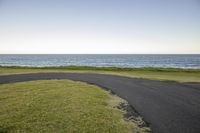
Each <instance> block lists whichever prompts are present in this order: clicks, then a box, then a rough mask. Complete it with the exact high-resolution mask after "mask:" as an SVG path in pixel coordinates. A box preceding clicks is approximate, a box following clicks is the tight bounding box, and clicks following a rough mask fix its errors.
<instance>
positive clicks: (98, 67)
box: [0, 65, 200, 72]
mask: <svg viewBox="0 0 200 133" xmlns="http://www.w3.org/2000/svg"><path fill="white" fill-rule="evenodd" d="M0 68H17V69H69V70H105V71H119V70H120V71H163V72H200V68H175V67H102V66H2V65H0Z"/></svg>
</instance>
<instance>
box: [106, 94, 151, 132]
mask: <svg viewBox="0 0 200 133" xmlns="http://www.w3.org/2000/svg"><path fill="white" fill-rule="evenodd" d="M110 93H111V95H112V99H111V101H110V104H111V106H112V107H113V108H116V109H118V110H120V111H122V112H123V115H124V117H123V118H124V120H125V121H126V122H129V123H130V124H131V125H132V132H133V133H152V130H151V129H150V124H149V123H147V122H145V121H144V119H143V118H142V117H141V116H140V114H139V113H138V112H137V111H136V110H135V109H134V108H133V107H132V106H131V105H130V104H129V103H128V102H127V101H126V100H124V99H122V98H120V97H118V96H117V95H113V93H112V92H110Z"/></svg>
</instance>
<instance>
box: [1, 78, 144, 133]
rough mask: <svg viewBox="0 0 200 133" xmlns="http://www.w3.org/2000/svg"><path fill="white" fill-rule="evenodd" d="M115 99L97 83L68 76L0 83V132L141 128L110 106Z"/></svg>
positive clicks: (102, 132) (125, 132) (112, 132)
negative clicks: (56, 78)
mask: <svg viewBox="0 0 200 133" xmlns="http://www.w3.org/2000/svg"><path fill="white" fill-rule="evenodd" d="M115 99H116V96H113V95H110V94H109V93H108V92H107V91H105V90H103V89H101V88H99V87H96V86H94V85H88V84H86V83H82V82H74V81H70V80H41V81H31V82H21V83H12V84H1V85H0V107H1V109H0V132H1V133H7V132H15V133H17V132H33V133H40V132H41V133H42V132H43V133H44V132H47V133H51V132H52V133H55V132H58V133H62V132H65V133H66V132H67V133H94V132H95V133H130V132H131V131H132V129H134V130H135V131H138V132H144V131H145V130H146V129H139V128H138V127H137V125H136V124H134V123H132V122H128V121H125V120H124V119H123V113H124V112H123V111H120V110H118V109H116V108H113V106H114V103H115V102H113V101H117V100H115ZM119 101H120V100H119ZM115 104H116V103H115Z"/></svg>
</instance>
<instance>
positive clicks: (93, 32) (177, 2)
mask: <svg viewBox="0 0 200 133" xmlns="http://www.w3.org/2000/svg"><path fill="white" fill-rule="evenodd" d="M0 54H200V0H32V1H31V0H0Z"/></svg>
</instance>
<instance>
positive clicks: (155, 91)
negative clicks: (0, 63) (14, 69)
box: [0, 73, 200, 133]
mask: <svg viewBox="0 0 200 133" xmlns="http://www.w3.org/2000/svg"><path fill="white" fill-rule="evenodd" d="M41 79H70V80H75V81H83V82H87V83H90V84H95V85H98V86H100V87H103V88H105V89H109V90H111V91H112V92H114V93H116V94H117V95H119V96H120V97H122V98H124V99H126V100H127V101H128V102H129V104H131V105H132V106H133V107H134V108H135V109H136V110H137V111H138V112H139V113H140V114H141V115H142V116H143V117H144V119H145V121H146V122H148V123H150V126H151V128H152V130H153V132H154V133H200V83H190V84H181V83H177V82H169V81H155V80H147V79H138V78H128V77H122V76H114V75H103V74H83V73H82V74H80V73H37V74H18V75H7V76H0V83H1V84H3V83H12V82H22V81H31V80H41Z"/></svg>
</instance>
